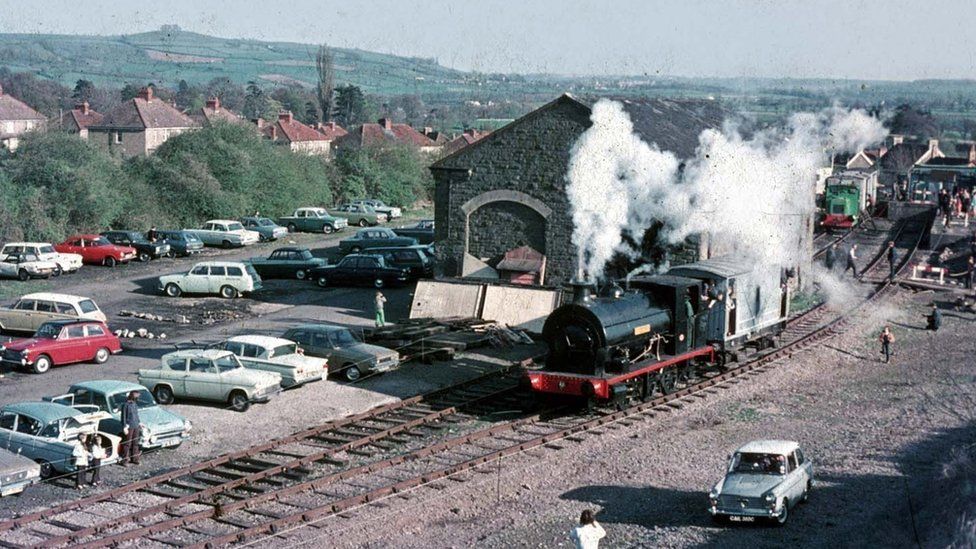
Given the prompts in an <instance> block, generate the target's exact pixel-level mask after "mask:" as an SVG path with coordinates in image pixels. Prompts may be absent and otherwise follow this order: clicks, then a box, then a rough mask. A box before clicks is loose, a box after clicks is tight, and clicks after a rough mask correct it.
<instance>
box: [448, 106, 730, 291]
mask: <svg viewBox="0 0 976 549" xmlns="http://www.w3.org/2000/svg"><path fill="white" fill-rule="evenodd" d="M622 102H623V103H624V108H625V109H626V110H627V112H628V113H629V114H630V116H631V119H632V121H633V123H634V129H635V131H636V132H637V133H638V134H639V135H641V136H642V137H643V138H644V140H645V141H647V142H649V143H650V142H653V143H656V144H657V145H658V146H659V147H660V148H662V149H664V150H669V151H672V152H674V153H675V154H676V155H677V156H678V157H679V158H689V157H691V156H692V155H693V154H694V151H695V148H696V147H697V145H698V135H699V134H700V133H701V131H702V130H704V129H706V128H716V127H720V126H721V124H722V120H723V112H722V109H721V108H720V107H719V106H718V105H717V104H716V103H715V102H713V101H671V100H663V99H654V100H648V99H639V100H622ZM590 114H591V103H590V102H588V101H583V100H580V99H577V98H574V97H572V96H570V95H563V96H561V97H559V98H558V99H556V100H554V101H552V102H550V103H549V104H547V105H545V106H543V107H540V108H539V109H537V110H535V111H533V112H531V113H529V114H527V115H525V116H523V117H522V118H519V119H518V120H515V121H514V122H512V123H511V124H508V125H507V126H505V127H503V128H501V129H499V130H496V131H495V132H493V133H492V134H491V135H489V136H487V137H484V138H483V139H480V140H478V141H476V142H474V143H473V144H471V145H469V146H466V147H463V148H461V149H460V150H458V151H457V152H455V153H453V154H451V155H449V156H447V157H445V158H442V159H440V160H438V161H437V162H435V163H434V164H433V165H432V166H431V168H430V170H431V172H432V174H433V177H434V180H435V184H436V186H435V191H434V206H435V210H434V211H435V213H434V216H435V221H436V223H435V226H436V231H437V234H436V237H435V240H436V241H437V243H438V244H437V254H438V261H439V266H440V269H441V270H442V271H443V274H444V275H445V276H451V277H464V276H482V275H484V274H486V273H487V274H488V275H489V276H490V273H491V272H492V270H494V269H495V268H496V267H497V266H498V263H500V262H501V260H502V259H503V258H504V256H505V254H506V252H509V251H510V250H514V249H516V248H520V247H523V246H529V247H530V248H531V249H533V250H535V251H538V252H541V253H542V254H543V255H544V256H545V261H546V282H547V283H548V284H561V283H564V282H567V281H569V280H571V279H572V278H573V276H574V275H575V271H576V266H577V252H576V247H575V246H574V245H573V243H572V234H573V220H572V212H571V209H570V204H569V199H568V198H567V196H566V190H565V188H566V173H567V166H568V164H569V158H570V150H571V149H572V147H573V144H574V143H575V142H576V140H577V139H578V138H579V137H580V135H581V134H582V133H583V132H584V131H586V129H587V128H589V127H590V125H591V122H590ZM692 253H697V251H695V252H692Z"/></svg>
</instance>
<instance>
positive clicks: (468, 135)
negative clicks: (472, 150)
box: [440, 129, 491, 156]
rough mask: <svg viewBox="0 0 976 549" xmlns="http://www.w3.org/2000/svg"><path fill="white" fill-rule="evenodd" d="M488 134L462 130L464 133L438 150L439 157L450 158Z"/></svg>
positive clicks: (473, 130)
mask: <svg viewBox="0 0 976 549" xmlns="http://www.w3.org/2000/svg"><path fill="white" fill-rule="evenodd" d="M490 133H491V132H486V131H480V130H475V129H467V130H464V133H462V134H461V135H459V136H457V137H455V138H454V139H452V140H450V141H448V142H447V143H445V144H444V146H443V147H442V148H441V150H440V154H441V156H450V155H452V154H454V153H456V152H458V151H459V150H461V149H463V148H465V147H467V146H468V145H470V144H472V143H474V142H476V141H479V140H480V139H482V138H484V137H485V136H487V135H488V134H490Z"/></svg>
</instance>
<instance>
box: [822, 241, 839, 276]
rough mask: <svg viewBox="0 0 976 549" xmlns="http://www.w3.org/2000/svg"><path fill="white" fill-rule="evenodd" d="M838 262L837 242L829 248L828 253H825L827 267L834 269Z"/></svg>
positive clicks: (830, 269) (825, 265)
mask: <svg viewBox="0 0 976 549" xmlns="http://www.w3.org/2000/svg"><path fill="white" fill-rule="evenodd" d="M836 262H837V244H834V245H832V246H831V247H829V248H827V253H825V254H824V267H827V270H828V271H833V270H834V263H836Z"/></svg>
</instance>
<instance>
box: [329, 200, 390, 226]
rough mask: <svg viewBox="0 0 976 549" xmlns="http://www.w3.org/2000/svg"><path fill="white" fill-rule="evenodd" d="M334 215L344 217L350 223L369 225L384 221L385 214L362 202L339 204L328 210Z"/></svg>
mask: <svg viewBox="0 0 976 549" xmlns="http://www.w3.org/2000/svg"><path fill="white" fill-rule="evenodd" d="M329 213H331V214H332V215H334V216H336V217H344V218H346V221H348V222H349V224H350V225H359V226H360V227H369V226H370V225H379V224H380V223H385V222H386V214H381V213H377V212H376V210H374V209H373V208H371V207H369V206H366V205H364V204H341V205H339V206H337V207H336V208H334V209H332V210H330V212H329Z"/></svg>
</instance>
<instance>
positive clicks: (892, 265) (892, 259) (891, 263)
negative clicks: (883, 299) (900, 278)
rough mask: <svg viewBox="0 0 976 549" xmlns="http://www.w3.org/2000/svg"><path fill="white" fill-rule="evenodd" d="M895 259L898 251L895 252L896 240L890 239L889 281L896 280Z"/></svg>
mask: <svg viewBox="0 0 976 549" xmlns="http://www.w3.org/2000/svg"><path fill="white" fill-rule="evenodd" d="M895 259H897V257H896V252H895V241H894V240H890V241H889V242H888V281H889V282H894V281H895Z"/></svg>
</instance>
